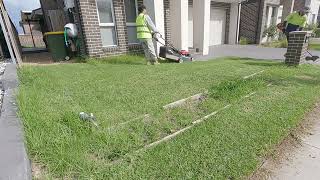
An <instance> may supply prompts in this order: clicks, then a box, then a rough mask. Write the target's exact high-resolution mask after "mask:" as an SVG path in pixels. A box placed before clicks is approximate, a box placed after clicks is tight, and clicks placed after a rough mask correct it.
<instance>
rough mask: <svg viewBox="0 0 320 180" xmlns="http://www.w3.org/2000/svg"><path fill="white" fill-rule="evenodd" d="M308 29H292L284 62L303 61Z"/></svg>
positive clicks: (293, 63)
mask: <svg viewBox="0 0 320 180" xmlns="http://www.w3.org/2000/svg"><path fill="white" fill-rule="evenodd" d="M310 36H311V32H309V31H294V32H291V33H290V35H289V42H288V48H287V54H286V60H285V63H286V64H287V65H294V66H296V65H299V64H302V63H304V61H305V54H306V51H307V48H308V39H309V37H310Z"/></svg>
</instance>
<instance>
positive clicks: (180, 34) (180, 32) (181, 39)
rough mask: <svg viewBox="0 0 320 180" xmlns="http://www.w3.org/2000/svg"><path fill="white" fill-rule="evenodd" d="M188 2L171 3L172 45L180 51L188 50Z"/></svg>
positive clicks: (175, 1) (175, 0)
mask: <svg viewBox="0 0 320 180" xmlns="http://www.w3.org/2000/svg"><path fill="white" fill-rule="evenodd" d="M188 7H189V6H188V0H171V1H170V13H171V14H170V15H171V21H170V29H171V40H172V43H173V44H174V45H175V46H176V47H177V48H179V49H183V50H188V46H189V41H188V36H189V28H188V17H189V16H188Z"/></svg>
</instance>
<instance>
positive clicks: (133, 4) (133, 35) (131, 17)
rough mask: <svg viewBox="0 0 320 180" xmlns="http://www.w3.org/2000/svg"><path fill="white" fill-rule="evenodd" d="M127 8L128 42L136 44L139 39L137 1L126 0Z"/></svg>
mask: <svg viewBox="0 0 320 180" xmlns="http://www.w3.org/2000/svg"><path fill="white" fill-rule="evenodd" d="M124 4H125V10H126V22H127V31H128V43H129V44H135V43H138V39H137V28H136V18H137V14H138V13H137V1H136V0H124Z"/></svg>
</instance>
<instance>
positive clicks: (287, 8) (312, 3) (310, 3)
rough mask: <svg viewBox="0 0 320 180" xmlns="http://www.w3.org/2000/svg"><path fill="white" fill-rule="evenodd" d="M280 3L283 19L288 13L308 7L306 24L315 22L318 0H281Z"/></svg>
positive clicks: (318, 6)
mask: <svg viewBox="0 0 320 180" xmlns="http://www.w3.org/2000/svg"><path fill="white" fill-rule="evenodd" d="M281 3H282V4H283V16H282V20H283V21H284V20H285V18H286V17H287V16H288V15H289V14H290V13H292V12H294V11H299V10H301V9H303V8H304V7H310V13H309V14H308V24H315V23H317V18H318V14H319V8H320V0H281Z"/></svg>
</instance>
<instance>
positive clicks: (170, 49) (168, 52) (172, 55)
mask: <svg viewBox="0 0 320 180" xmlns="http://www.w3.org/2000/svg"><path fill="white" fill-rule="evenodd" d="M157 35H159V38H160V39H162V40H163V41H165V39H164V38H163V36H162V35H161V34H160V33H155V34H153V39H155V40H156V41H157V42H158V43H160V44H161V45H162V46H161V47H160V53H159V56H160V57H161V58H164V59H168V60H171V61H174V62H177V63H184V62H192V61H193V57H192V56H191V54H190V53H189V52H188V51H186V50H178V49H177V48H175V47H174V45H172V44H171V43H167V45H166V44H165V43H164V42H161V41H160V39H159V38H158V37H157Z"/></svg>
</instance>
